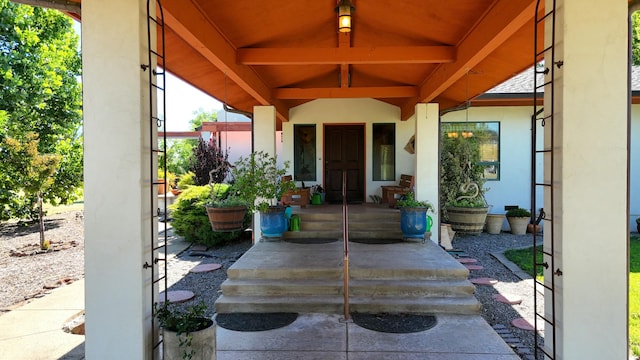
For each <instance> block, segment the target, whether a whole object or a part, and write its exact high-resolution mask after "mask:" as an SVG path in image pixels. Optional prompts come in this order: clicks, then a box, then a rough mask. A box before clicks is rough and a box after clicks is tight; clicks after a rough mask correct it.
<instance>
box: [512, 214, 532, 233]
mask: <svg viewBox="0 0 640 360" xmlns="http://www.w3.org/2000/svg"><path fill="white" fill-rule="evenodd" d="M529 220H530V218H529V217H507V221H508V222H509V227H510V228H511V233H512V234H514V235H524V234H526V233H527V225H529Z"/></svg>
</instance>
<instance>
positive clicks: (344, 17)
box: [335, 0, 356, 33]
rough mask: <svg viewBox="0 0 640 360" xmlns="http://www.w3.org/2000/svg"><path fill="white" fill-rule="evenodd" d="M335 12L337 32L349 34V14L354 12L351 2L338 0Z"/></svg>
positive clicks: (349, 0)
mask: <svg viewBox="0 0 640 360" xmlns="http://www.w3.org/2000/svg"><path fill="white" fill-rule="evenodd" d="M335 10H336V12H337V13H338V31H339V32H344V33H347V32H350V31H351V12H352V11H355V10H356V8H355V7H354V6H353V5H352V4H351V0H339V1H338V6H336V8H335Z"/></svg>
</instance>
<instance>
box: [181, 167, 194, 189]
mask: <svg viewBox="0 0 640 360" xmlns="http://www.w3.org/2000/svg"><path fill="white" fill-rule="evenodd" d="M194 176H195V174H194V173H192V172H191V171H188V172H187V173H186V174H182V175H180V180H178V189H181V190H185V189H186V188H188V187H189V186H192V185H195V184H196V183H195V181H194V179H193V177H194Z"/></svg>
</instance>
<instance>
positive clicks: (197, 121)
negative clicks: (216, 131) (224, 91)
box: [189, 108, 218, 130]
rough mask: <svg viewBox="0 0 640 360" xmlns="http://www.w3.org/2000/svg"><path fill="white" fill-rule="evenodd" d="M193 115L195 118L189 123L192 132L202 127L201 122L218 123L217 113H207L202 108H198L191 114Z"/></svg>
mask: <svg viewBox="0 0 640 360" xmlns="http://www.w3.org/2000/svg"><path fill="white" fill-rule="evenodd" d="M193 115H195V117H194V118H193V119H191V120H190V121H189V123H190V124H191V128H192V129H193V130H195V129H197V128H199V127H200V126H202V123H203V122H215V121H218V113H216V112H214V111H213V110H212V111H211V112H207V111H205V110H204V109H203V108H199V109H198V110H196V111H194V112H193Z"/></svg>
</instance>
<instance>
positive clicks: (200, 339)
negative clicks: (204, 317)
mask: <svg viewBox="0 0 640 360" xmlns="http://www.w3.org/2000/svg"><path fill="white" fill-rule="evenodd" d="M162 334H163V339H162V342H163V349H162V350H163V355H164V357H163V359H164V360H183V359H184V358H183V355H184V353H185V351H186V352H187V353H188V352H190V351H191V350H193V351H194V354H193V357H192V358H191V359H192V360H215V359H216V325H215V323H212V325H211V326H209V327H208V328H206V329H203V330H200V331H195V332H192V333H190V335H191V336H192V339H191V346H190V347H181V346H180V339H179V338H182V339H185V338H186V335H185V334H180V336H179V337H178V336H177V335H176V332H174V331H170V330H167V329H163V332H162Z"/></svg>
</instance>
